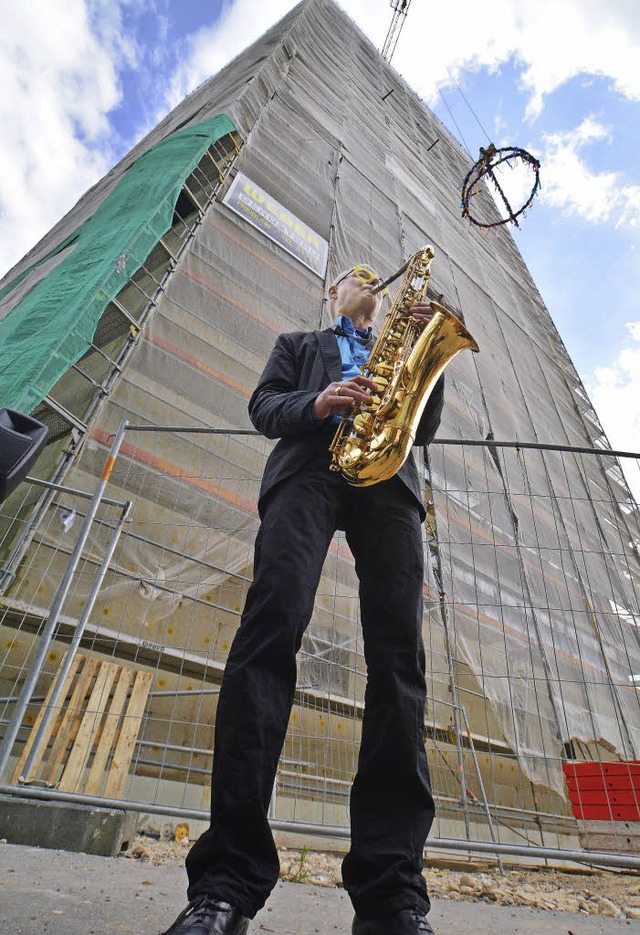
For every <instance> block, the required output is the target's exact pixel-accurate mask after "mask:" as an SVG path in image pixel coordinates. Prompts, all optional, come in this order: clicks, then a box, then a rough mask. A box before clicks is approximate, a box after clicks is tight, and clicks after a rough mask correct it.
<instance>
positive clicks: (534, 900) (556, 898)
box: [122, 835, 640, 919]
mask: <svg viewBox="0 0 640 935" xmlns="http://www.w3.org/2000/svg"><path fill="white" fill-rule="evenodd" d="M188 848H189V844H188V842H187V841H186V840H184V841H183V842H182V843H178V842H176V841H174V840H168V841H167V840H155V839H153V838H149V837H146V836H143V835H140V836H138V837H136V838H135V840H134V841H133V842H132V844H131V846H130V847H129V849H128V850H127V851H125V852H124V853H123V854H122V856H123V857H128V858H132V859H135V860H142V861H148V862H149V863H151V864H154V865H156V866H159V865H180V864H183V863H184V859H185V856H186V854H187V851H188ZM279 854H280V877H281V879H283V880H288V881H290V882H293V883H314V884H315V885H316V886H331V887H335V886H342V877H341V861H342V858H341V857H339V856H337V855H335V854H331V853H325V852H323V851H312V850H307V849H306V848H303V849H302V850H293V849H291V848H284V847H283V848H280V849H279ZM424 877H425V879H426V881H427V888H428V890H429V893H430V894H431V896H433V897H435V898H438V899H457V900H467V901H475V902H492V903H496V904H497V905H501V906H530V907H532V908H536V909H548V910H555V911H565V912H582V913H584V914H585V915H601V916H609V917H618V918H627V919H640V874H631V873H616V872H612V871H606V870H601V871H588V872H583V873H565V872H564V871H559V870H534V869H531V870H507V871H505V873H504V874H501V873H500V872H499V871H498V870H483V871H477V872H472V871H463V872H461V871H459V870H451V869H447V868H440V867H428V868H426V869H425V871H424Z"/></svg>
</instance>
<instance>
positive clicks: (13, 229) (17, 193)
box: [0, 0, 135, 274]
mask: <svg viewBox="0 0 640 935" xmlns="http://www.w3.org/2000/svg"><path fill="white" fill-rule="evenodd" d="M120 26H121V22H120V8H119V6H118V4H117V3H107V4H104V3H98V4H93V5H92V4H91V3H90V0H65V3H64V5H63V6H61V5H58V4H55V3H51V2H50V0H21V2H20V3H9V4H6V5H5V6H4V8H3V15H2V31H1V33H0V124H1V125H2V136H3V139H2V148H1V149H0V218H1V219H2V226H1V233H0V274H3V273H4V272H5V271H6V270H7V269H8V268H9V267H11V266H12V265H13V264H14V263H15V262H16V261H17V260H18V259H19V258H20V257H21V256H22V255H23V254H24V253H25V252H27V250H29V249H30V248H31V247H32V246H33V244H34V243H35V242H36V241H37V240H38V239H39V238H40V237H41V236H42V235H43V234H45V233H46V231H47V230H48V229H49V228H50V227H51V226H52V224H54V223H55V222H56V221H58V220H59V218H60V216H61V215H62V214H64V213H65V212H66V211H67V210H68V209H69V208H70V207H71V206H72V205H73V204H74V203H75V201H76V200H77V199H78V198H79V197H80V195H81V194H82V193H83V192H84V191H85V190H86V189H87V188H88V187H89V186H90V185H92V184H93V183H94V182H95V181H96V179H98V178H100V176H101V175H103V174H104V173H105V172H106V171H107V169H108V168H109V167H110V165H111V163H112V161H113V160H112V158H111V150H110V143H109V137H110V133H111V130H110V127H109V122H108V119H107V114H108V112H109V111H110V110H111V109H112V108H113V107H114V106H115V105H116V104H117V102H118V101H119V99H120V90H119V85H118V76H117V66H118V63H119V62H124V61H128V62H132V61H133V59H134V57H135V46H134V45H133V43H131V42H130V41H128V40H127V39H122V38H121V30H120Z"/></svg>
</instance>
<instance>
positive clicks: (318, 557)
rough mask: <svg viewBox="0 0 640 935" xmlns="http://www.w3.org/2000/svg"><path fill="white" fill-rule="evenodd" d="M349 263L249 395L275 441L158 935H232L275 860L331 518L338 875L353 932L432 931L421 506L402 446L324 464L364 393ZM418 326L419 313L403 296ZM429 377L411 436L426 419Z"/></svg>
mask: <svg viewBox="0 0 640 935" xmlns="http://www.w3.org/2000/svg"><path fill="white" fill-rule="evenodd" d="M379 283H380V279H379V277H378V276H377V274H376V273H375V272H374V271H372V270H371V269H370V267H367V266H365V265H362V264H358V265H356V266H353V267H351V268H350V269H348V270H346V271H344V272H343V273H342V274H341V275H339V276H338V277H337V278H336V280H335V281H334V282H333V284H332V285H331V287H330V289H329V292H328V299H329V307H330V311H331V315H332V319H333V320H334V325H333V326H332V327H331V328H328V329H327V330H325V331H318V332H308V333H307V332H295V333H291V334H283V335H280V336H279V337H278V339H277V341H276V344H275V347H274V349H273V351H272V353H271V356H270V358H269V360H268V362H267V365H266V367H265V369H264V372H263V374H262V376H261V377H260V380H259V382H258V385H257V387H256V389H255V392H254V393H253V395H252V397H251V400H250V402H249V414H250V417H251V420H252V422H253V424H254V425H255V426H256V428H257V429H259V431H260V432H262V433H263V434H264V435H265V436H266V437H267V438H278V439H279V441H278V444H277V445H276V446H275V448H274V450H273V451H272V453H271V455H270V456H269V459H268V461H267V465H266V467H265V471H264V476H263V480H262V486H261V490H260V497H259V503H258V507H259V513H260V518H261V527H260V530H259V533H258V536H257V540H256V547H255V562H254V579H253V583H252V585H251V587H250V589H249V592H248V595H247V600H246V605H245V608H244V612H243V615H242V621H241V625H240V627H239V629H238V631H237V634H236V637H235V639H234V642H233V645H232V647H231V651H230V653H229V658H228V662H227V665H226V669H225V673H224V679H223V683H222V688H221V692H220V698H219V703H218V712H217V720H216V737H215V751H214V760H213V764H214V765H213V778H212V790H211V791H212V803H211V812H212V817H211V826H210V828H209V829H208V830H207V831H206V832H205V833H204V834H203V835H202V836H201V837H200V839H199V840H198V841H197V842H196V844H195V845H194V846H193V848H192V849H191V851H190V853H189V855H188V857H187V872H188V876H189V889H188V897H189V906H188V908H187V909H186V910H185V911H184V912H183V913H181V915H180V916H179V917H178V919H177V920H176V921H175V923H174V924H173V925H172V926H171V927H170V928H169V929H168V931H167V933H165V935H214V933H215V935H244V933H246V932H247V929H248V924H249V920H250V919H251V918H252V917H253V916H254V915H255V914H256V912H257V911H258V910H259V909H260V908H261V907H262V906H263V905H264V902H265V901H266V899H267V897H268V895H269V893H270V892H271V890H272V889H273V887H274V885H275V883H276V881H277V879H278V872H279V864H278V855H277V851H276V848H275V845H274V842H273V837H272V834H271V831H270V828H269V822H268V819H267V812H268V807H269V802H270V799H271V794H272V790H273V784H274V780H275V776H276V770H277V766H278V758H279V756H280V752H281V749H282V745H283V742H284V738H285V733H286V730H287V724H288V721H289V715H290V711H291V706H292V703H293V698H294V690H295V684H296V653H297V651H298V649H299V648H300V644H301V640H302V636H303V633H304V631H305V629H306V627H307V625H308V623H309V619H310V617H311V613H312V609H313V602H314V598H315V593H316V589H317V586H318V582H319V579H320V573H321V569H322V565H323V562H324V559H325V556H326V554H327V550H328V548H329V544H330V541H331V538H332V536H333V534H334V532H335V531H336V529H343V530H344V531H345V535H346V539H347V542H348V544H349V547H350V549H351V551H352V553H353V555H354V558H355V566H356V572H357V575H358V578H359V581H360V607H361V620H362V629H363V637H364V652H365V659H366V663H367V687H366V693H365V711H364V718H363V724H362V741H361V748H360V755H359V761H358V770H357V775H356V777H355V780H354V782H353V786H352V790H351V802H350V815H351V848H350V851H349V853H348V854H347V856H346V857H345V859H344V862H343V881H344V885H345V888H346V889H347V891H348V893H349V896H350V898H351V901H352V903H353V906H354V910H355V917H354V920H353V928H352V932H353V935H429V933H431V935H433V933H432V929H431V927H430V925H429V923H428V922H427V920H426V918H425V914H426V912H427V911H428V909H429V899H428V896H427V891H426V887H425V882H424V879H423V877H422V874H421V870H422V853H423V848H424V843H425V839H426V837H427V835H428V832H429V829H430V827H431V823H432V820H433V815H434V805H433V797H432V793H431V785H430V780H429V771H428V768H427V759H426V754H425V748H424V705H425V656H424V648H423V643H422V587H423V546H422V536H421V523H422V521H423V520H424V518H425V508H424V504H423V502H422V498H421V493H420V483H419V479H418V473H417V470H416V466H415V464H414V461H413V457H412V455H409V457H408V458H407V460H406V461H405V462H404V464H403V465H402V466H401V468H400V469H399V470H398V472H397V474H396V475H395V476H393V477H391V478H390V479H389V480H385V481H382V482H380V483H377V484H373V485H372V486H364V487H354V486H351V485H350V484H349V483H347V481H346V480H345V479H344V477H342V476H341V474H339V473H335V472H332V471H330V470H329V465H330V462H331V455H330V453H329V446H330V444H331V441H332V438H333V436H334V433H335V431H336V427H337V424H338V422H339V421H340V417H341V416H342V415H343V414H344V413H345V412H346V411H348V410H349V409H350V408H351V407H352V406H353V405H354V404H365V405H366V404H368V403H369V402H370V401H371V398H372V396H374V395H375V393H376V392H377V387H376V384H375V383H374V382H373V381H372V380H370V379H367V378H365V377H363V376H362V375H361V374H360V367H361V366H362V365H363V364H364V363H365V362H366V360H367V357H368V354H369V352H370V350H371V346H372V344H373V338H372V328H373V325H374V322H375V320H376V318H377V316H378V313H379V311H380V306H381V302H382V297H381V294H380V293H379V292H376V288H377V286H378V285H379ZM411 314H412V316H413V317H414V318H415V320H416V322H417V323H418V324H419V326H421V327H423V326H425V325H426V324H427V323H428V322H429V321H430V320H431V318H432V317H433V315H434V311H433V309H432V308H431V306H430V305H429V304H427V303H425V302H419V303H417V304H415V305H413V307H412V308H411ZM443 391H444V379H443V377H440V379H439V380H438V381H437V383H436V385H435V387H434V389H433V391H432V393H431V396H430V398H429V401H428V403H427V405H426V407H425V409H424V412H423V414H422V418H421V421H420V424H419V426H418V428H417V431H416V438H415V444H417V445H426V444H428V443H429V442H430V441H431V439H432V438H433V437H434V435H435V432H436V429H437V428H438V425H439V423H440V416H441V412H442V405H443Z"/></svg>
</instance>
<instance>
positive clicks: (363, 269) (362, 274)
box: [334, 264, 389, 295]
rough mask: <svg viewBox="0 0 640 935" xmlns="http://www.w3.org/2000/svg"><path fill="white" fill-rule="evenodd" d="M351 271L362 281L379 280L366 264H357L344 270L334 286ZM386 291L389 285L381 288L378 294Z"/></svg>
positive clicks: (384, 293)
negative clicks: (346, 270)
mask: <svg viewBox="0 0 640 935" xmlns="http://www.w3.org/2000/svg"><path fill="white" fill-rule="evenodd" d="M352 273H353V274H354V275H355V276H357V277H358V279H360V280H362V282H380V277H379V276H378V275H377V274H376V273H374V272H372V271H371V270H370V269H369V267H368V266H361V265H360V264H358V265H357V266H354V267H353V268H352V269H350V270H349V271H348V272H346V273H345V274H344V275H343V276H341V277H340V279H336V281H335V282H334V286H337V285H338V283H339V282H342V280H343V279H346V278H347V276H351V274H352ZM388 291H389V287H388V286H387V288H386V289H383V290H382V291H381V292H380V293H379V295H386V294H387V292H388Z"/></svg>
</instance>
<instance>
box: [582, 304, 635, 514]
mask: <svg viewBox="0 0 640 935" xmlns="http://www.w3.org/2000/svg"><path fill="white" fill-rule="evenodd" d="M626 328H627V333H628V339H627V342H625V346H624V347H623V348H622V349H621V350H620V351H619V353H618V356H617V358H616V359H615V360H614V362H613V363H612V364H610V365H609V366H606V367H597V368H596V369H595V371H594V374H593V378H592V380H590V381H589V385H588V386H587V390H588V392H589V396H590V397H591V401H592V402H593V405H594V407H595V410H596V412H597V413H598V416H599V418H600V421H601V423H602V427H603V428H604V430H605V432H606V434H607V436H608V438H609V442H610V444H611V446H612V448H617V449H619V450H624V451H637V452H640V321H634V322H629V323H628V324H627V326H626ZM623 467H624V470H625V474H626V476H627V480H628V481H629V483H630V484H631V485H632V489H633V492H634V495H635V497H636V499H637V500H640V463H639V462H629V461H627V460H626V459H625V463H624V465H623Z"/></svg>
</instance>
